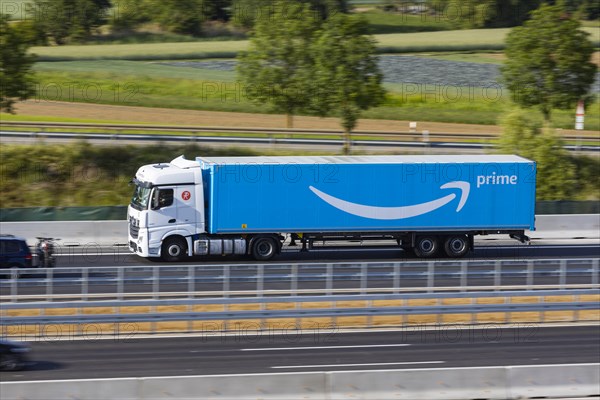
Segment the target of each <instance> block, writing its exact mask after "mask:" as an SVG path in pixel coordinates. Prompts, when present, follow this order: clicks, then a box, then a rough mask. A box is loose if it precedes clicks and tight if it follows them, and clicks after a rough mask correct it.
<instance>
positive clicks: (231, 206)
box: [128, 155, 536, 261]
mask: <svg viewBox="0 0 600 400" xmlns="http://www.w3.org/2000/svg"><path fill="white" fill-rule="evenodd" d="M132 183H133V184H134V185H135V189H134V193H133V196H132V199H131V203H130V205H129V207H128V221H129V224H128V225H129V240H128V242H129V248H130V251H131V252H133V253H135V254H137V255H139V256H142V257H148V258H154V257H157V258H158V257H160V258H162V259H163V260H165V261H179V260H182V259H184V258H186V257H190V256H199V257H200V256H215V255H218V256H227V255H248V256H251V257H253V258H254V259H256V260H260V261H264V260H269V259H271V258H273V257H274V256H276V255H277V254H278V253H280V252H281V251H282V247H284V246H289V248H290V249H293V248H296V249H298V250H299V251H310V250H313V249H314V248H316V247H317V246H318V247H319V248H321V247H323V246H325V247H326V246H328V245H337V246H339V245H340V242H346V243H345V244H346V245H348V244H353V243H354V244H355V243H357V242H359V243H361V244H364V243H370V244H373V245H379V244H382V245H388V246H389V245H390V244H391V245H393V246H398V247H399V248H401V249H403V250H405V251H406V252H409V253H414V255H416V256H417V257H421V258H430V257H436V256H447V257H454V258H458V257H462V256H464V255H465V254H467V253H468V252H469V251H471V250H473V248H474V239H473V238H474V237H475V236H477V235H488V234H506V235H508V236H510V237H511V238H513V239H516V240H519V241H521V242H528V241H529V238H528V236H527V235H526V234H525V230H531V231H533V230H535V184H536V163H535V162H534V161H531V160H528V159H525V158H522V157H519V156H516V155H422V156H420V155H413V156H400V155H390V156H375V155H369V156H305V157H302V156H298V157H295V156H286V157H272V156H257V157H197V158H196V159H194V160H188V159H185V158H184V157H183V156H180V157H178V158H176V159H174V160H172V161H171V162H169V163H158V164H151V165H144V166H142V167H140V168H139V170H138V171H137V173H136V175H135V178H134V179H133V180H132ZM293 246H295V247H293Z"/></svg>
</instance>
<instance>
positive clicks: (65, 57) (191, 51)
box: [31, 27, 600, 61]
mask: <svg viewBox="0 0 600 400" xmlns="http://www.w3.org/2000/svg"><path fill="white" fill-rule="evenodd" d="M584 30H585V31H587V32H589V33H590V34H591V36H590V39H591V40H592V41H593V42H594V43H600V30H598V29H594V28H590V27H588V28H584ZM509 31H510V29H475V30H455V31H445V32H443V33H440V32H419V33H394V34H387V35H375V39H376V40H377V46H378V51H379V52H380V53H402V52H424V51H466V50H468V51H477V50H499V49H502V48H504V39H505V37H506V35H507V33H508V32H509ZM247 47H248V41H247V40H229V41H204V42H182V43H144V44H104V45H98V44H96V45H80V46H53V47H33V48H32V50H31V51H32V52H33V53H35V54H37V55H38V57H39V60H40V61H72V60H107V59H112V60H175V59H205V58H232V57H235V55H236V54H237V53H238V52H239V51H242V50H245V49H246V48H247Z"/></svg>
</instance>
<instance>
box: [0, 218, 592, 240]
mask: <svg viewBox="0 0 600 400" xmlns="http://www.w3.org/2000/svg"><path fill="white" fill-rule="evenodd" d="M1 225H2V233H10V234H13V235H17V236H21V237H24V238H25V239H27V242H28V243H29V244H30V245H33V244H34V243H35V242H36V240H35V237H36V236H50V237H59V238H61V239H62V240H61V243H62V244H64V245H76V244H79V245H90V244H97V245H100V246H113V245H115V244H121V245H125V244H126V243H127V229H128V228H127V221H50V222H2V223H1ZM536 228H537V230H536V231H535V232H530V233H529V235H530V236H531V237H532V238H533V239H574V238H589V239H597V238H600V214H566V215H538V216H537V217H536Z"/></svg>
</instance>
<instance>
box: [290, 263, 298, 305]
mask: <svg viewBox="0 0 600 400" xmlns="http://www.w3.org/2000/svg"><path fill="white" fill-rule="evenodd" d="M290 291H291V292H292V294H291V295H292V296H297V295H298V265H297V264H293V265H292V279H291V283H290ZM297 304H298V303H296V305H297Z"/></svg>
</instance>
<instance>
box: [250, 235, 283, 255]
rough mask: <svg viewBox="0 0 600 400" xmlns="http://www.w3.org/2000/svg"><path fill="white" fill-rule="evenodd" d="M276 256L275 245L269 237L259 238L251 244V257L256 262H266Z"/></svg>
mask: <svg viewBox="0 0 600 400" xmlns="http://www.w3.org/2000/svg"><path fill="white" fill-rule="evenodd" d="M275 254H277V243H276V242H275V239H273V238H270V237H259V238H256V239H255V240H254V241H253V242H252V256H253V257H254V259H255V260H257V261H266V260H270V259H271V258H273V256H274V255H275Z"/></svg>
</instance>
